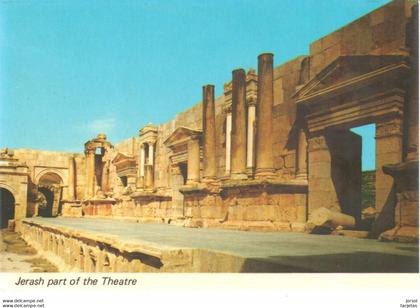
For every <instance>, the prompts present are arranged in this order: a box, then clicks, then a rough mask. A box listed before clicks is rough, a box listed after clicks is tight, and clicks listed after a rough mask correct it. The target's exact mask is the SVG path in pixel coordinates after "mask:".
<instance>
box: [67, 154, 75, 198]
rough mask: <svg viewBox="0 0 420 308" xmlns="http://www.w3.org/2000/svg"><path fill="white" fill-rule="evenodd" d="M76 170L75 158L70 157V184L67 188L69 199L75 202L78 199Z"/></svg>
mask: <svg viewBox="0 0 420 308" xmlns="http://www.w3.org/2000/svg"><path fill="white" fill-rule="evenodd" d="M75 170H76V168H75V162H74V157H73V156H70V157H69V183H68V188H67V199H68V200H74V199H75V197H76V171H75Z"/></svg>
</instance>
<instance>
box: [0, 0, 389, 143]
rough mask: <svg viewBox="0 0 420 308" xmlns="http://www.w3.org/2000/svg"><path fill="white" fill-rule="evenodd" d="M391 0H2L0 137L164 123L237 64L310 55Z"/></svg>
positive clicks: (130, 132) (125, 132) (70, 138)
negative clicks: (313, 47) (321, 41)
mask: <svg viewBox="0 0 420 308" xmlns="http://www.w3.org/2000/svg"><path fill="white" fill-rule="evenodd" d="M387 2H388V1H385V0H323V1H319V0H303V1H295V0H282V1H279V0H273V1H268V0H266V1H265V0H259V1H255V0H243V1H239V0H235V1H232V0H223V1H222V0H218V1H210V0H208V1H198V0H197V1H188V0H179V1H164V0H159V1H157V0H156V1H77V0H71V1H42V0H39V1H35V0H34V1H1V2H0V147H5V146H8V147H12V148H17V147H20V148H21V147H25V148H34V149H46V150H63V151H81V150H82V147H83V143H84V142H85V141H86V140H88V139H90V138H92V137H93V136H95V135H96V134H97V133H98V132H102V131H103V132H105V133H107V134H108V136H109V139H110V140H111V141H112V142H114V143H116V142H119V141H121V140H123V139H125V138H128V137H131V136H135V135H136V134H137V131H138V129H139V128H140V127H142V126H143V125H145V124H147V123H148V122H153V123H162V122H165V121H167V120H169V119H171V118H173V117H174V115H175V114H176V113H177V112H180V111H182V110H184V109H186V108H188V107H190V106H192V105H193V104H195V103H197V102H198V101H200V99H201V87H202V85H203V84H207V83H212V84H215V85H216V94H218V95H220V94H221V93H222V88H223V83H224V82H225V81H227V80H229V79H230V77H231V71H232V69H234V68H237V67H244V68H249V67H254V68H255V67H256V62H257V60H256V59H257V56H258V54H260V53H262V52H267V51H270V52H273V53H274V54H275V65H278V64H281V63H283V62H285V61H287V60H289V59H292V58H294V57H296V56H299V55H302V54H308V52H309V44H310V42H312V41H314V40H316V39H318V38H320V37H322V36H323V35H326V34H328V33H330V32H331V31H334V30H336V29H338V28H340V27H342V26H344V25H345V24H347V23H349V22H351V21H353V20H354V19H356V18H358V17H360V16H362V15H364V14H366V13H368V12H370V11H372V10H373V9H375V8H378V7H380V6H382V5H383V4H385V3H387Z"/></svg>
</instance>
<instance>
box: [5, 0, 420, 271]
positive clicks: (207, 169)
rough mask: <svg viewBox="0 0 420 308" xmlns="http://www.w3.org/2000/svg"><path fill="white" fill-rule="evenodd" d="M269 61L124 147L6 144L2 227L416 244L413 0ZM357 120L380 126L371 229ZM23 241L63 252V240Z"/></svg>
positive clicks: (102, 138) (209, 88)
mask: <svg viewBox="0 0 420 308" xmlns="http://www.w3.org/2000/svg"><path fill="white" fill-rule="evenodd" d="M273 57H274V55H273V54H271V53H264V54H261V55H260V56H259V57H258V69H257V70H254V69H249V70H248V71H245V70H244V69H235V70H233V72H232V80H231V81H228V82H227V83H226V84H225V85H224V92H223V95H221V96H220V97H215V94H214V93H215V86H213V85H205V86H203V99H202V102H200V103H199V104H197V105H195V106H193V107H192V108H191V109H188V110H186V111H184V112H182V113H180V114H178V115H177V116H176V117H175V118H174V119H172V120H171V121H169V122H167V123H163V124H160V125H152V124H148V125H146V126H145V127H143V128H141V129H140V131H139V134H138V136H135V137H132V138H130V139H127V140H124V141H123V142H121V143H119V144H114V145H113V144H111V143H110V141H108V140H107V137H106V135H105V134H99V135H98V136H97V137H96V138H93V139H92V140H89V141H87V142H86V143H85V145H84V150H85V151H84V154H81V153H60V152H48V151H35V150H27V149H15V150H13V151H12V150H9V149H5V150H2V152H1V154H0V188H1V192H2V193H1V198H2V199H1V211H2V212H1V213H2V228H4V227H8V226H10V227H13V226H14V225H16V227H17V229H19V228H21V230H23V231H24V230H26V229H28V230H30V229H31V227H30V226H26V227H19V226H20V221H21V220H22V219H23V218H25V217H32V216H38V215H40V216H50V217H54V216H58V215H62V216H67V217H92V218H94V217H108V218H124V219H128V220H133V221H139V222H160V223H171V224H177V225H181V226H185V227H214V228H229V229H239V230H260V231H285V232H287V231H297V232H326V233H330V232H336V233H339V234H340V233H341V234H346V231H347V232H353V234H356V235H357V234H359V235H361V236H370V237H373V238H381V239H384V240H400V241H418V208H419V206H418V5H417V4H416V5H414V3H413V2H412V1H401V0H397V1H393V2H391V3H389V4H387V5H385V6H383V7H381V8H379V9H377V10H375V11H373V12H371V13H370V14H368V15H366V16H363V17H361V18H359V19H357V20H356V21H354V22H352V23H350V24H349V25H347V26H345V27H343V28H341V29H339V30H337V31H335V32H333V33H331V34H329V35H327V36H325V37H323V38H321V39H319V40H317V41H315V42H313V43H312V44H311V45H310V54H309V55H304V56H299V57H297V58H295V59H293V60H291V61H288V62H286V63H284V64H282V65H280V66H277V67H274V66H273ZM365 124H375V125H376V153H375V160H376V170H375V207H374V208H372V209H370V211H371V217H373V219H371V221H370V222H369V223H366V219H364V217H363V215H362V210H363V209H362V207H361V204H362V200H361V199H362V195H361V185H362V184H361V179H362V174H361V147H362V146H361V137H360V136H358V135H357V134H355V133H353V132H352V131H351V130H350V129H351V128H353V127H356V126H361V125H365ZM3 218H4V219H3ZM31 236H32V237H33V238H38V239H39V245H40V247H41V246H42V245H44V246H45V245H46V246H45V247H50V246H51V247H55V248H51V247H50V248H51V249H58V250H60V249H61V250H62V249H64V248H63V247H64V246H63V244H62V243H61V242H60V241H62V239H61V238H60V237H57V238H54V239H52V240H51V241H52V243H55V242H57V243H55V244H51V243H50V242H49V241H50V239H47V238H42V234H40V233H39V232H38V231H36V230H34V231H33V234H32V235H31ZM50 248H48V249H50ZM83 249H85V248H83ZM86 249H87V248H86ZM74 258H75V260H76V259H77V262H79V263H83V264H84V265H83V266H81V267H82V268H84V267H89V266H92V264H91V263H92V262H99V261H97V260H96V259H95V260H93V261H92V260H91V259H89V262H90V263H89V262H88V261H86V260H85V259H83V260H82V259H81V258H82V257H81V256H74ZM92 258H93V257H92ZM95 258H96V257H95ZM100 258H101V261H100V262H101V264H102V265H101V266H104V267H106V266H110V265H109V264H110V261H109V259H108V257H107V256H105V255H104V256H101V257H100ZM102 259H103V260H102Z"/></svg>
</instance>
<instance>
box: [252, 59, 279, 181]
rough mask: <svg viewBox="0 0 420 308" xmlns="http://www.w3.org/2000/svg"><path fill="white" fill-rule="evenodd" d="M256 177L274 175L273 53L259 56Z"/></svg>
mask: <svg viewBox="0 0 420 308" xmlns="http://www.w3.org/2000/svg"><path fill="white" fill-rule="evenodd" d="M257 99H258V102H257V140H256V142H257V144H256V173H255V175H256V177H257V178H265V177H270V176H272V175H274V164H273V145H272V139H271V138H272V108H273V54H271V53H264V54H261V55H259V56H258V98H257Z"/></svg>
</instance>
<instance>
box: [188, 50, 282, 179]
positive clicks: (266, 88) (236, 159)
mask: <svg viewBox="0 0 420 308" xmlns="http://www.w3.org/2000/svg"><path fill="white" fill-rule="evenodd" d="M272 107H273V54H271V53H264V54H262V55H260V56H259V57H258V94H257V106H256V109H255V105H252V104H251V105H250V106H248V110H247V103H246V73H245V71H244V70H243V69H236V70H234V71H233V72H232V118H231V119H230V118H228V119H227V132H226V134H227V136H228V138H227V142H226V146H227V147H231V151H229V152H230V157H226V162H227V163H229V164H230V165H231V168H230V170H231V178H232V179H246V178H247V167H250V166H252V165H253V160H254V158H253V146H247V144H251V145H253V143H254V140H253V139H254V131H253V126H254V121H255V120H256V121H257V140H256V141H257V142H256V177H267V176H271V175H273V174H274V164H273V149H272V139H271V138H272ZM255 112H256V114H255ZM255 116H256V119H255ZM247 127H248V128H247ZM230 129H231V134H230ZM203 140H204V147H203V148H204V151H203V152H204V157H203V158H204V180H212V179H214V178H215V177H216V171H217V164H216V120H215V102H214V86H213V85H206V86H204V87H203ZM189 155H190V154H189ZM189 158H190V157H189ZM191 158H192V159H193V158H195V160H197V157H191ZM198 158H199V157H198ZM191 163H193V164H194V166H195V167H196V168H197V166H196V165H197V164H196V163H194V162H192V161H190V159H189V160H188V164H189V165H190V164H191ZM198 167H199V165H198Z"/></svg>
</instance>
